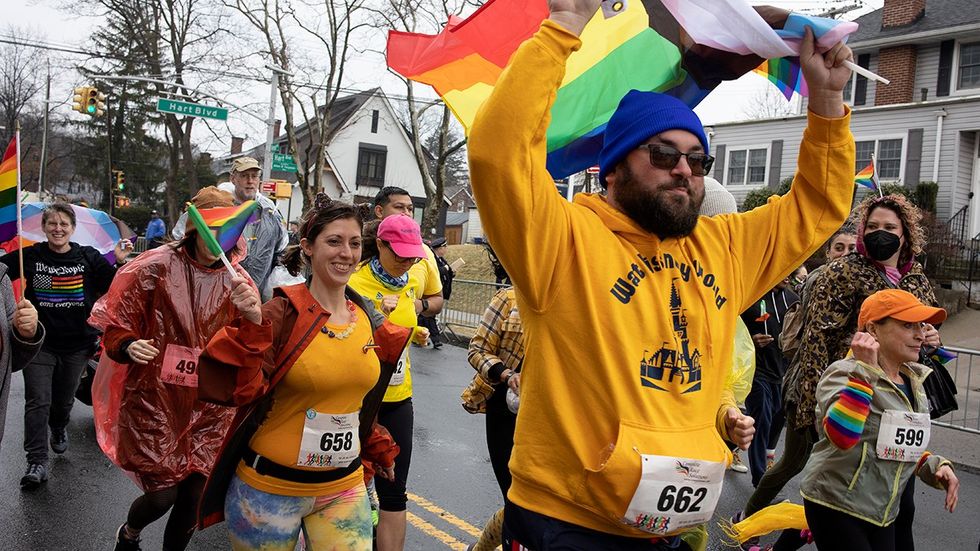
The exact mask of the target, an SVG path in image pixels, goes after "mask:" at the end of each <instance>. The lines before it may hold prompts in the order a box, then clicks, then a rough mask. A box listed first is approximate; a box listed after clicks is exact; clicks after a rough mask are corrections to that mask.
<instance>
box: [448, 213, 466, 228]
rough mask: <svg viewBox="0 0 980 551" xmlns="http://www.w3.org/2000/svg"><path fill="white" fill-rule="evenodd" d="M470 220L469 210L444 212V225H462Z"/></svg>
mask: <svg viewBox="0 0 980 551" xmlns="http://www.w3.org/2000/svg"><path fill="white" fill-rule="evenodd" d="M469 220H470V213H469V212H447V213H446V225H447V226H462V225H463V224H465V223H467V222H468V221H469Z"/></svg>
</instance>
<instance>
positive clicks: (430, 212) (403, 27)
mask: <svg viewBox="0 0 980 551" xmlns="http://www.w3.org/2000/svg"><path fill="white" fill-rule="evenodd" d="M477 5H478V4H477V3H476V2H473V1H471V0H385V2H384V3H383V4H381V7H378V8H374V9H372V12H373V14H374V16H375V17H374V19H375V21H374V25H375V26H376V27H377V28H381V29H384V30H386V31H387V30H399V31H406V32H429V33H434V32H439V31H440V30H441V29H442V27H443V26H444V25H445V24H446V22H447V21H448V20H449V18H450V17H451V16H458V15H460V14H461V13H462V12H463V11H464V10H466V9H468V8H471V7H474V6H477ZM389 72H391V74H393V75H395V76H397V77H398V78H399V79H400V80H401V81H402V82H404V84H405V95H406V97H407V102H406V103H407V117H406V118H407V121H406V122H407V124H406V126H407V127H408V129H409V138H410V139H411V140H412V147H413V149H414V150H415V160H416V163H417V164H418V168H419V172H421V173H422V184H423V186H424V187H425V198H426V202H427V205H428V208H427V209H426V210H425V215H424V216H423V218H422V231H423V234H424V235H425V234H428V233H429V232H430V231H431V230H432V228H434V227H436V225H437V224H438V220H439V211H440V210H441V207H442V199H443V194H444V192H445V183H446V163H447V162H448V160H449V158H450V157H451V156H452V155H453V154H454V153H455V152H457V151H459V149H460V148H462V147H463V146H464V145H465V144H466V139H465V138H460V139H453V138H452V136H451V135H450V119H451V112H450V110H449V108H448V107H447V106H446V105H445V104H444V103H442V102H432V101H427V100H420V99H419V98H418V97H417V95H416V90H415V83H413V82H412V81H411V80H408V79H406V78H404V77H402V76H401V75H399V74H398V73H395V72H394V71H390V70H389ZM437 106H438V107H440V108H441V111H442V113H441V117H440V118H439V124H438V126H437V127H436V130H435V131H436V132H437V138H436V140H435V143H436V144H437V148H436V150H435V151H429V152H426V150H425V145H424V144H425V139H426V138H425V128H424V122H423V121H424V118H425V114H426V111H428V110H429V109H431V108H433V107H437ZM430 154H431V156H432V157H433V158H434V159H435V163H433V165H434V166H433V167H430V166H429V163H428V162H427V155H430Z"/></svg>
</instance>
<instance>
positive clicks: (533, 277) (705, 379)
mask: <svg viewBox="0 0 980 551" xmlns="http://www.w3.org/2000/svg"><path fill="white" fill-rule="evenodd" d="M580 45H581V42H580V41H579V40H578V38H577V37H575V36H574V35H572V34H570V33H568V32H566V31H565V30H563V29H561V28H560V27H559V26H557V25H555V24H553V23H551V22H550V21H545V23H544V24H543V25H542V27H541V29H540V30H539V31H538V32H537V33H536V34H535V35H534V36H533V37H532V38H531V39H529V40H527V41H526V42H524V44H523V45H522V46H521V47H520V48H519V49H518V50H517V52H516V53H515V54H514V56H513V57H512V58H511V61H510V64H509V66H508V67H507V69H506V70H504V72H503V74H502V75H501V76H500V79H499V80H498V81H497V83H496V85H495V87H494V90H493V92H492V94H491V95H490V97H489V98H488V99H487V101H486V103H484V104H483V107H482V108H481V109H480V111H479V113H478V114H477V117H476V120H475V122H474V124H473V128H472V130H471V132H470V136H469V141H468V145H467V148H468V151H469V166H470V174H471V181H472V186H473V194H474V196H475V197H476V201H477V204H478V205H479V207H480V214H481V216H480V218H481V219H482V220H483V221H484V230H485V232H486V234H487V237H488V238H489V240H490V242H491V243H492V244H493V247H494V251H495V252H496V253H497V255H498V257H499V258H500V260H501V262H502V263H503V265H504V266H505V267H506V268H507V272H508V273H509V274H510V276H511V277H512V278H513V281H514V288H515V289H516V291H517V303H518V306H519V308H520V312H521V318H522V321H523V322H524V336H525V342H526V343H527V345H528V346H527V349H526V351H525V357H524V368H523V370H522V375H521V408H520V412H519V414H518V418H517V430H516V433H515V436H514V450H513V455H512V457H511V461H510V471H511V473H512V475H513V483H512V485H511V487H510V492H509V494H508V498H509V499H510V500H511V501H513V502H514V503H516V504H517V505H520V506H521V507H525V508H527V509H530V510H532V511H535V512H538V513H542V514H545V515H548V516H551V517H554V518H558V519H560V520H563V521H566V522H570V523H573V524H576V525H579V526H584V527H587V528H590V529H593V530H598V531H602V532H606V533H610V534H617V535H622V536H630V537H638V538H639V537H649V534H648V533H647V532H643V531H641V530H639V529H637V528H634V527H630V526H627V525H626V524H624V522H623V521H622V519H623V516H624V515H625V514H626V512H627V510H628V508H629V504H630V502H631V499H632V497H633V495H634V492H635V491H636V489H637V485H638V484H639V482H640V475H641V473H642V470H643V467H642V459H641V454H645V455H659V456H667V457H677V458H691V459H700V460H705V461H709V462H712V463H724V462H727V461H729V452H728V449H727V448H726V446H725V445H724V444H723V443H722V440H721V437H720V436H719V433H718V428H717V427H716V415H717V413H718V406H719V404H720V403H721V398H722V394H723V389H724V386H725V381H726V378H727V375H728V373H729V372H730V371H731V366H732V361H731V357H732V349H733V344H734V340H735V339H734V336H735V320H736V319H737V318H738V315H739V313H740V312H742V311H743V310H744V309H745V308H746V307H748V306H749V305H750V304H752V303H753V302H754V301H756V300H758V298H759V297H760V296H762V295H763V294H764V293H765V292H766V291H768V290H769V289H771V288H772V287H773V286H774V285H775V284H776V283H777V282H778V281H779V280H781V279H782V278H784V277H786V275H788V274H789V273H790V272H791V271H792V270H793V269H795V268H796V267H797V266H799V265H800V264H802V263H803V261H804V260H806V259H807V258H808V257H809V255H810V254H811V253H812V252H813V251H814V250H816V249H817V248H818V247H820V245H821V244H822V243H823V242H824V240H825V239H827V238H828V237H829V236H830V235H831V234H832V233H833V232H834V231H835V230H836V229H837V228H839V227H840V225H841V224H842V223H843V222H844V219H845V217H846V216H847V213H848V210H849V208H850V202H851V195H852V192H853V189H854V184H853V176H854V175H853V172H854V140H853V137H852V136H851V133H850V131H849V129H848V124H849V115H848V116H845V117H843V118H840V119H826V118H822V117H819V116H817V115H815V114H813V113H810V114H809V120H808V127H807V129H806V132H805V133H804V137H803V142H802V143H801V145H800V155H799V160H798V167H799V168H798V171H797V173H796V177H795V178H794V181H793V186H792V189H791V191H790V192H789V193H788V194H787V195H785V196H783V197H779V198H775V199H770V200H769V203H768V204H767V205H765V206H763V207H760V208H757V209H755V210H753V211H751V212H747V213H743V214H729V215H720V216H715V217H713V218H707V217H701V219H700V220H699V221H698V223H697V227H696V229H695V230H694V232H693V233H692V234H691V235H689V236H687V237H684V238H671V239H664V240H661V239H659V238H658V237H657V236H656V235H653V234H650V233H649V232H646V231H644V230H643V229H642V228H641V227H640V226H638V225H637V224H636V222H634V221H633V220H632V219H631V218H629V217H628V216H626V215H625V214H624V213H622V212H621V211H619V210H617V209H615V208H613V207H612V206H610V205H609V203H607V202H606V200H605V198H603V197H601V196H597V195H585V194H579V195H578V196H577V197H576V198H575V201H574V203H569V202H567V201H565V200H563V199H562V198H561V197H560V196H559V195H558V194H556V193H555V186H554V180H553V178H552V177H551V175H550V174H548V171H547V170H546V168H545V158H546V154H547V150H546V133H547V132H546V130H547V127H548V125H549V124H550V116H549V112H550V109H551V104H552V102H553V101H554V99H555V94H556V90H557V89H558V87H559V85H560V84H561V83H562V81H563V79H564V76H565V62H566V59H567V58H568V56H569V55H570V54H571V52H572V51H574V50H576V49H578V48H579V46H580ZM671 533H676V530H671Z"/></svg>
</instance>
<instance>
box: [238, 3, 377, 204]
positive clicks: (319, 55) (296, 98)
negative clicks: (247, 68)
mask: <svg viewBox="0 0 980 551" xmlns="http://www.w3.org/2000/svg"><path fill="white" fill-rule="evenodd" d="M224 2H225V5H226V6H228V7H231V8H233V9H235V10H237V11H238V12H239V13H241V15H242V16H243V17H244V18H245V20H246V21H248V23H249V25H251V26H252V27H253V28H254V29H255V30H256V31H258V33H259V34H260V35H261V36H262V39H263V40H264V41H265V44H264V45H263V47H262V48H261V49H260V51H259V52H257V53H258V54H259V55H261V56H262V57H264V58H266V59H268V60H269V61H271V62H272V63H273V64H274V65H276V66H278V67H279V68H281V69H283V70H284V71H286V72H287V73H290V74H291V75H290V74H287V75H280V77H279V97H280V99H281V101H282V108H283V112H284V113H285V127H284V130H285V132H286V139H287V140H288V143H289V153H290V155H292V156H293V160H294V161H295V163H296V167H297V172H296V178H297V182H298V183H299V187H300V189H301V190H302V191H303V195H304V197H305V199H306V201H307V204H311V203H312V201H313V198H314V196H315V195H316V193H317V192H318V191H320V190H321V189H322V188H323V170H324V166H325V165H326V160H327V158H326V146H327V144H329V143H330V140H331V139H333V137H334V134H335V133H336V131H337V130H338V129H337V128H331V127H330V118H331V114H332V111H333V106H334V103H336V101H337V98H338V96H339V94H340V87H341V84H342V83H343V81H344V70H345V67H346V64H347V61H348V59H349V57H350V53H351V50H352V40H353V38H354V36H355V35H356V34H357V32H358V31H359V30H360V29H361V28H362V27H364V23H363V22H362V21H360V19H359V17H360V15H361V13H360V12H361V11H362V9H363V5H364V2H363V0H333V1H332V0H224ZM298 35H300V36H307V37H310V38H312V41H313V42H314V43H315V44H316V45H317V50H316V54H315V57H314V60H313V61H307V60H305V59H303V56H302V55H300V53H299V52H298V47H297V46H296V42H297V40H298V38H297V37H298ZM324 60H325V61H326V63H325V64H324V63H323V61H324Z"/></svg>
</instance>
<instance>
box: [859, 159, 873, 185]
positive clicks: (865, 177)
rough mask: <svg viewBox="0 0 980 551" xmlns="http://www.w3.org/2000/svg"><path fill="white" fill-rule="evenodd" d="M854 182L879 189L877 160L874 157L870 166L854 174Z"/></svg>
mask: <svg viewBox="0 0 980 551" xmlns="http://www.w3.org/2000/svg"><path fill="white" fill-rule="evenodd" d="M854 183H855V184H857V185H859V186H864V187H866V188H868V189H878V176H877V174H875V162H874V160H873V159H872V161H871V163H870V164H868V166H866V167H864V168H862V169H861V172H858V173H857V174H855V175H854Z"/></svg>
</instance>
